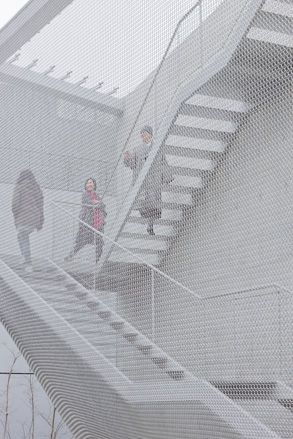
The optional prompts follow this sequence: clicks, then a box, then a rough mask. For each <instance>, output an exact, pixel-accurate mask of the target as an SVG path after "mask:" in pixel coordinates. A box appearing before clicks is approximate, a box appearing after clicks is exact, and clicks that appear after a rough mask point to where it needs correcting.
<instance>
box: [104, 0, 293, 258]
mask: <svg viewBox="0 0 293 439" xmlns="http://www.w3.org/2000/svg"><path fill="white" fill-rule="evenodd" d="M292 50H293V2H292V1H291V0H285V1H284V0H266V1H264V3H263V5H262V7H261V9H260V10H259V12H258V13H257V14H256V16H255V18H254V20H253V22H252V24H251V26H250V28H249V30H248V32H247V33H246V35H245V36H244V37H243V40H242V42H241V43H240V46H239V48H238V50H237V52H236V54H235V55H234V56H233V58H232V60H231V61H230V62H229V63H228V65H227V66H226V67H225V68H224V69H223V70H222V71H220V72H219V73H218V74H217V75H216V76H215V77H213V78H211V79H209V80H208V81H207V83H206V84H204V85H203V86H202V87H201V88H200V89H199V90H196V92H195V93H194V94H193V95H192V96H190V97H189V98H188V99H187V100H186V101H185V102H183V103H182V105H181V107H180V109H179V111H178V113H177V116H176V118H175V119H174V121H173V124H172V126H171V127H170V128H169V130H168V133H167V135H166V138H165V141H164V143H163V145H162V148H163V152H164V153H165V154H166V158H167V161H168V164H169V166H170V167H171V168H172V170H173V175H174V180H173V181H172V183H170V184H168V185H165V186H164V188H163V193H162V203H163V204H162V208H163V209H162V218H161V219H158V220H156V221H155V232H156V236H151V237H150V236H148V234H147V232H146V219H144V218H141V217H140V214H139V212H138V210H137V209H135V203H134V205H133V208H132V210H131V212H130V214H129V215H128V217H127V220H126V223H125V225H124V227H123V230H122V232H121V233H120V235H119V237H118V242H119V243H120V244H122V245H123V246H125V247H126V248H129V250H131V251H132V252H133V253H135V254H137V255H139V256H140V257H141V258H143V259H144V260H145V261H146V262H148V263H151V264H154V265H159V264H160V261H161V260H162V258H163V257H164V255H166V252H167V251H168V248H169V246H170V244H171V242H172V239H174V237H176V233H177V228H178V226H180V221H182V218H183V214H184V212H186V211H188V209H189V208H190V207H191V206H192V205H193V204H194V202H195V197H196V196H198V195H200V194H201V192H202V191H203V189H204V188H205V186H206V185H207V184H208V181H209V178H211V177H212V174H213V173H214V172H217V163H218V162H219V161H221V160H223V158H222V156H223V154H224V153H225V151H226V150H227V148H228V147H229V145H230V144H231V141H233V140H234V139H235V138H236V137H237V133H238V130H239V128H240V127H241V124H242V123H243V122H245V120H246V119H247V117H248V115H249V113H250V112H251V111H252V110H253V108H254V107H256V106H257V105H258V104H260V103H261V102H262V100H263V99H265V98H266V97H265V94H266V93H267V91H268V90H269V88H268V87H269V84H270V78H269V76H270V74H271V68H272V65H273V63H274V62H277V63H282V64H283V66H280V68H284V70H285V69H286V67H285V65H286V63H288V62H290V59H291V57H292ZM254 52H255V57H256V59H257V58H258V62H256V61H255V64H257V63H259V64H260V68H259V70H258V71H256V70H255V71H252V68H251V65H252V64H253V63H254V61H253V57H254ZM238 55H239V58H242V60H243V64H242V65H241V63H239V62H238V61H239V60H238ZM261 56H264V57H266V56H267V58H264V60H263V63H262V62H261V61H259V60H260V59H261ZM246 58H247V62H246ZM288 60H289V61H288ZM245 63H246V64H247V65H246V64H245ZM262 64H263V65H262ZM245 69H248V76H249V75H250V76H249V77H248V76H247V78H246V79H245V78H244V72H245ZM287 73H288V69H287V72H285V73H284V75H286V74H287ZM232 77H233V78H234V79H233V81H234V84H233V86H232V80H231V87H229V81H230V79H231V78H232ZM287 79H288V78H283V81H284V82H285V81H286V80H287ZM281 80H282V78H279V81H281ZM241 81H242V83H241ZM245 81H247V83H246V84H245ZM237 82H239V87H238V88H237ZM235 83H236V87H235ZM247 84H249V86H247ZM266 89H267V90H266ZM109 260H110V261H113V262H118V263H119V262H121V261H123V262H125V261H127V262H129V263H139V261H138V260H137V259H136V258H135V256H133V257H131V256H130V255H126V254H125V253H123V251H121V250H119V249H117V248H114V249H113V251H112V253H111V255H110V257H109Z"/></svg>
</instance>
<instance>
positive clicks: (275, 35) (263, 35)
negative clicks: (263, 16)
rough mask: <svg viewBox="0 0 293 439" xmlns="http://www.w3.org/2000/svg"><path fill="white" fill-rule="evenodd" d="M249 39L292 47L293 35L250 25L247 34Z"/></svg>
mask: <svg viewBox="0 0 293 439" xmlns="http://www.w3.org/2000/svg"><path fill="white" fill-rule="evenodd" d="M247 38H248V39H251V40H257V41H261V42H263V43H269V44H276V45H279V46H284V47H289V48H292V47H293V35H290V34H285V33H281V32H275V31H272V30H267V29H263V28H260V27H256V26H252V27H251V28H250V30H249V32H248V34H247Z"/></svg>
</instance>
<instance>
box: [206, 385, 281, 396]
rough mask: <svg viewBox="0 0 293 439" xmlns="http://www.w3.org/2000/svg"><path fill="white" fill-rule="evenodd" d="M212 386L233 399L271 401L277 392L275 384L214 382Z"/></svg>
mask: <svg viewBox="0 0 293 439" xmlns="http://www.w3.org/2000/svg"><path fill="white" fill-rule="evenodd" d="M211 384H212V385H213V386H215V387H216V388H217V389H218V390H220V391H221V392H222V393H224V394H225V395H226V396H228V397H229V398H231V399H245V400H247V399H257V400H260V399H271V398H272V397H273V396H274V392H275V390H276V383H275V382H212V383H211Z"/></svg>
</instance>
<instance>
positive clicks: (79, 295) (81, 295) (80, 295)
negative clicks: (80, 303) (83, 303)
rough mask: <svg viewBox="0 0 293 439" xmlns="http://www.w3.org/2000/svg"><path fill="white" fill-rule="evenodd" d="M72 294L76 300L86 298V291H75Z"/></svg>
mask: <svg viewBox="0 0 293 439" xmlns="http://www.w3.org/2000/svg"><path fill="white" fill-rule="evenodd" d="M73 294H74V296H75V297H77V298H78V299H85V298H86V297H87V296H88V293H87V292H86V291H83V290H75V291H73Z"/></svg>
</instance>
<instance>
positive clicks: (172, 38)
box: [102, 0, 203, 199]
mask: <svg viewBox="0 0 293 439" xmlns="http://www.w3.org/2000/svg"><path fill="white" fill-rule="evenodd" d="M202 1H203V0H198V1H197V2H196V3H195V5H193V6H192V7H191V8H190V9H189V10H188V11H187V12H186V13H185V14H184V15H183V17H181V18H180V20H179V21H178V23H177V25H176V27H175V29H174V31H173V34H172V36H171V38H170V41H169V43H168V45H167V47H166V49H165V52H164V54H163V57H162V59H161V61H160V63H159V65H158V67H157V69H156V72H155V74H154V77H153V79H152V81H151V83H150V86H149V88H148V90H147V92H146V95H145V97H144V99H143V101H142V104H141V106H140V108H139V110H138V113H137V116H136V118H135V120H134V122H133V124H132V126H131V129H130V131H129V133H128V136H127V139H126V141H125V144H124V146H123V148H122V150H121V153H120V154H119V157H118V160H117V162H116V165H115V167H114V168H113V171H112V173H111V176H110V178H109V180H108V183H107V185H106V187H105V189H104V192H103V194H102V199H103V198H104V197H105V195H106V193H107V190H108V189H109V187H110V184H111V182H112V179H113V177H114V175H115V172H116V170H117V168H118V165H119V163H120V160H121V158H122V155H123V152H124V151H125V149H126V147H127V146H128V144H129V141H130V139H131V136H132V134H133V132H134V129H135V127H136V124H137V121H138V120H139V117H140V115H141V113H142V111H143V109H144V107H145V104H146V102H147V100H148V97H149V95H150V93H151V91H152V89H153V87H154V85H155V82H156V79H157V77H158V75H159V73H160V71H161V69H162V66H163V64H164V61H165V59H166V58H167V55H168V53H169V50H170V47H171V46H172V44H173V41H174V39H175V38H176V35H177V33H178V30H179V29H180V27H181V25H182V23H184V21H185V20H186V19H187V18H188V17H189V16H190V14H192V12H193V11H194V10H195V9H196V8H197V7H198V6H199V5H201V3H202Z"/></svg>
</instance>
